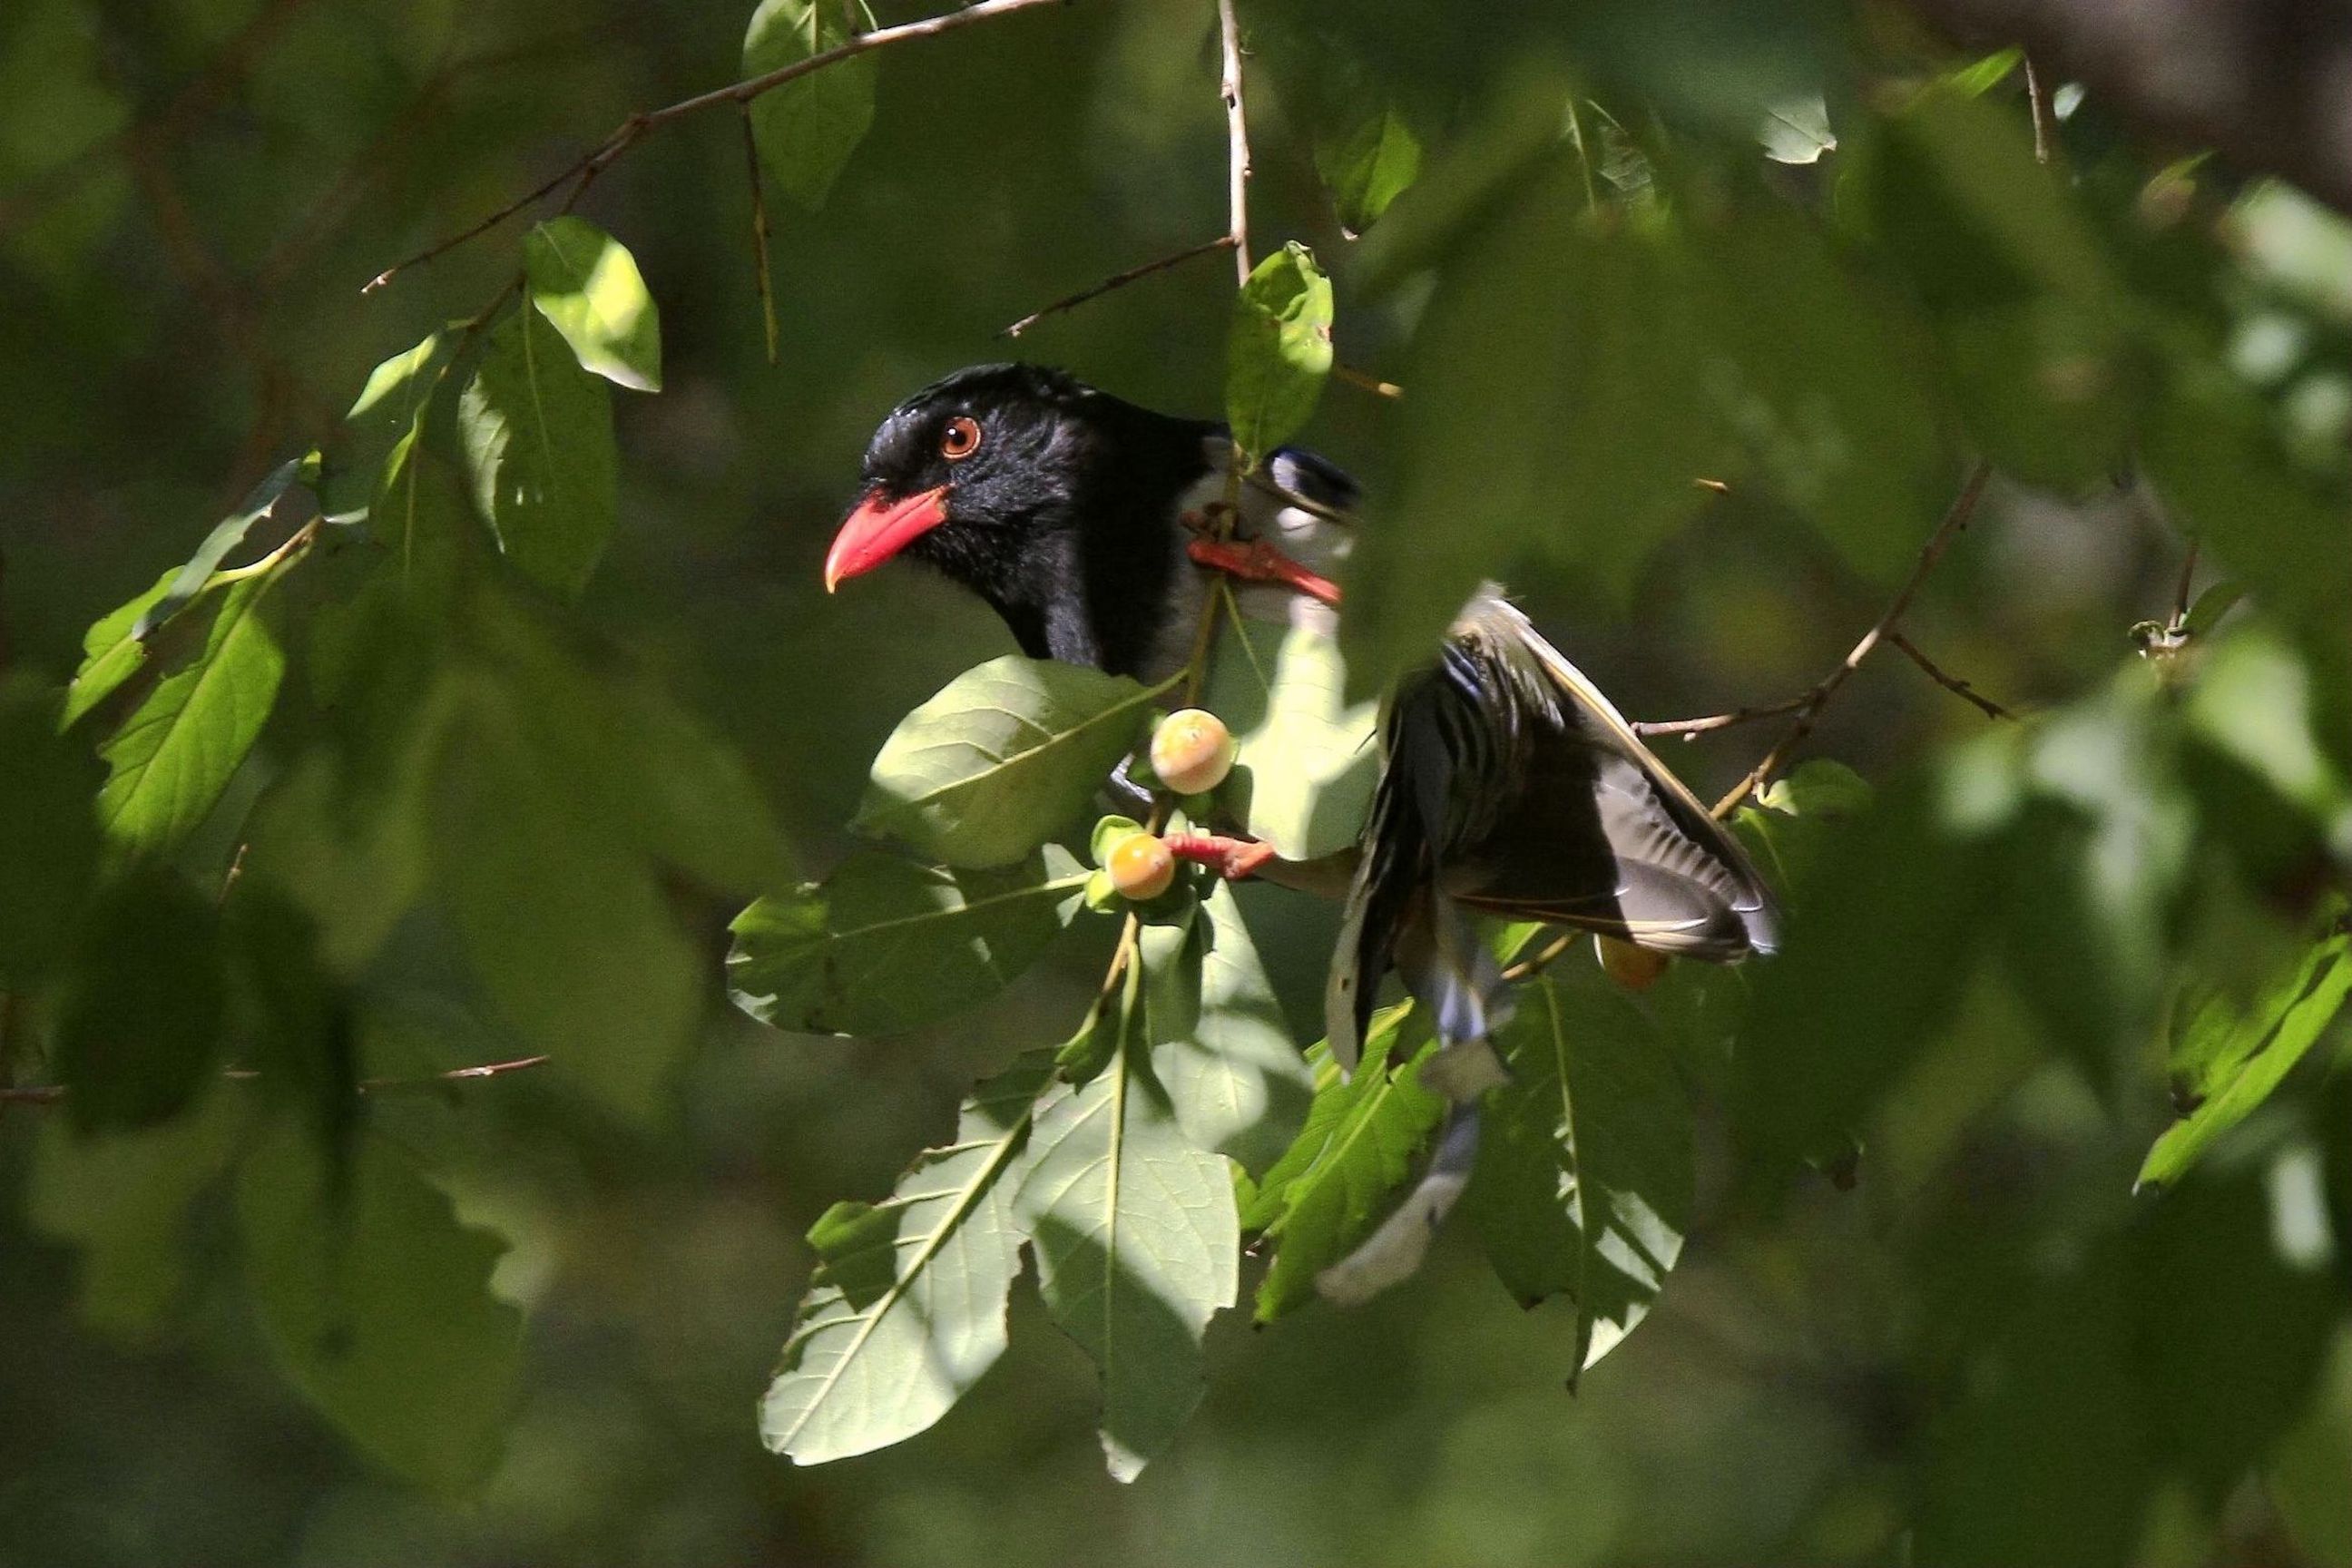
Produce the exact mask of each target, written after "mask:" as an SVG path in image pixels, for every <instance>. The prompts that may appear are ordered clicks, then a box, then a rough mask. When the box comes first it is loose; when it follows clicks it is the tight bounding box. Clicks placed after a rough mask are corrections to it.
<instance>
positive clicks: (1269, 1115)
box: [1140, 882, 1315, 1173]
mask: <svg viewBox="0 0 2352 1568" xmlns="http://www.w3.org/2000/svg"><path fill="white" fill-rule="evenodd" d="M1140 941H1141V943H1142V950H1143V976H1144V980H1143V1008H1144V1033H1145V1037H1146V1038H1147V1039H1148V1040H1149V1041H1150V1046H1151V1070H1152V1072H1153V1074H1154V1075H1155V1076H1156V1077H1157V1078H1158V1079H1160V1083H1161V1084H1163V1085H1164V1086H1166V1088H1167V1089H1168V1097H1169V1100H1170V1101H1171V1103H1172V1104H1173V1106H1174V1107H1175V1111H1176V1120H1177V1121H1178V1123H1179V1124H1180V1125H1181V1127H1182V1128H1183V1130H1184V1135H1185V1137H1186V1138H1188V1139H1190V1140H1191V1141H1192V1143H1193V1145H1194V1146H1195V1147H1197V1148H1202V1149H1209V1150H1213V1151H1214V1152H1217V1153H1220V1154H1224V1155H1228V1156H1230V1157H1231V1158H1233V1159H1234V1161H1235V1162H1237V1163H1239V1164H1240V1165H1241V1166H1242V1168H1243V1169H1244V1170H1245V1171H1249V1172H1252V1173H1255V1172H1259V1171H1263V1170H1265V1169H1266V1167H1267V1166H1269V1165H1271V1164H1272V1163H1274V1161H1275V1159H1276V1157H1277V1156H1279V1155H1280V1154H1281V1152H1282V1151H1283V1150H1285V1149H1286V1148H1287V1147H1289V1145H1290V1143H1291V1142H1292V1141H1293V1140H1294V1139H1295V1138H1296V1137H1297V1134H1298V1130H1299V1127H1300V1126H1301V1124H1302V1123H1303V1122H1304V1121H1305V1119H1306V1115H1307V1102H1308V1100H1310V1099H1312V1098H1313V1096H1314V1093H1315V1078H1314V1074H1313V1072H1312V1071H1311V1070H1310V1069H1309V1068H1307V1060H1306V1058H1305V1057H1303V1056H1302V1055H1301V1054H1300V1053H1299V1050H1298V1047H1297V1046H1296V1045H1295V1044H1293V1043H1292V1041H1291V1038H1290V1031H1289V1028H1288V1027H1287V1026H1286V1024H1285V1023H1284V1020H1283V1016H1282V1005H1281V1003H1280V1002H1279V1001H1278V1000H1277V999H1276V996H1275V993H1274V986H1273V984H1272V982H1270V981H1269V980H1268V979H1267V978H1266V973H1265V966H1264V965H1263V964H1262V963H1259V961H1258V955H1257V948H1256V946H1255V943H1254V942H1252V941H1251V940H1250V933H1249V928H1248V926H1247V925H1245V924H1244V922H1243V921H1242V911H1241V905H1240V904H1239V903H1238V902H1237V901H1236V900H1234V893H1233V889H1232V888H1231V887H1230V886H1229V885H1227V884H1225V883H1223V882H1219V883H1217V884H1215V885H1214V886H1213V887H1212V888H1211V889H1210V890H1209V896H1208V897H1207V898H1205V899H1203V900H1202V901H1201V904H1200V907H1199V908H1198V909H1197V910H1194V911H1193V913H1192V919H1191V920H1189V921H1185V922H1184V923H1183V924H1181V925H1147V926H1146V927H1145V928H1144V929H1143V931H1142V933H1141V937H1140Z"/></svg>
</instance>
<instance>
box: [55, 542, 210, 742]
mask: <svg viewBox="0 0 2352 1568" xmlns="http://www.w3.org/2000/svg"><path fill="white" fill-rule="evenodd" d="M179 577H180V569H179V568H178V567H176V566H174V567H173V568H172V569H171V570H169V571H167V572H165V573H164V574H163V575H162V576H161V577H158V578H156V579H155V585H154V586H153V587H152V588H150V589H148V590H147V591H146V592H145V593H143V594H141V595H137V596H136V597H135V598H133V599H131V601H130V602H129V603H127V604H123V605H116V606H115V607H114V608H113V609H111V610H109V611H108V612H107V613H106V614H105V615H103V616H100V617H99V618H98V620H97V622H96V623H95V624H93V625H92V626H90V628H89V631H88V632H87V633H85V634H84V635H83V637H82V639H81V653H82V658H81V668H79V669H77V670H76V671H74V678H73V684H72V686H70V687H69V688H68V689H67V691H66V705H65V711H64V712H63V713H61V714H59V715H58V729H60V730H69V729H71V728H73V726H74V725H76V724H78V723H79V722H80V721H81V718H82V715H84V714H86V713H88V712H89V710H91V709H93V708H95V707H97V706H98V705H99V704H100V703H101V702H103V701H105V700H107V699H108V698H110V697H111V696H113V695H114V694H115V692H116V691H118V690H120V689H121V687H122V683H123V682H124V681H126V680H129V679H131V677H132V676H134V675H136V674H138V673H139V671H140V669H141V668H142V667H143V666H145V664H146V662H147V644H146V643H145V642H144V641H142V640H141V638H140V637H138V636H137V635H136V633H135V630H134V628H136V627H137V626H139V624H140V623H141V622H142V621H143V620H145V619H146V617H147V612H148V610H149V609H150V608H151V607H152V606H153V605H156V604H157V603H159V602H160V601H161V600H162V599H163V595H165V594H168V593H170V592H171V590H172V584H173V583H175V582H177V581H179Z"/></svg>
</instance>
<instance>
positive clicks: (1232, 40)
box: [1217, 0, 1250, 283]
mask: <svg viewBox="0 0 2352 1568" xmlns="http://www.w3.org/2000/svg"><path fill="white" fill-rule="evenodd" d="M1217 33H1218V36H1219V37H1220V38H1221V39H1222V41H1223V46H1224V59H1225V67H1224V75H1223V79H1222V80H1221V81H1220V82H1219V83H1218V89H1219V90H1220V91H1221V92H1222V93H1223V96H1224V100H1225V203H1226V208H1227V210H1228V211H1229V212H1230V213H1231V214H1232V219H1231V225H1232V226H1231V228H1230V230H1229V233H1230V236H1231V237H1232V239H1233V242H1234V276H1235V279H1236V280H1237V281H1239V282H1243V283H1246V282H1248V281H1249V275H1250V245H1249V178H1250V150H1249V116H1248V114H1247V112H1246V111H1245V110H1244V109H1243V107H1242V30H1241V24H1240V23H1239V22H1238V21H1237V20H1235V19H1234V0H1217Z"/></svg>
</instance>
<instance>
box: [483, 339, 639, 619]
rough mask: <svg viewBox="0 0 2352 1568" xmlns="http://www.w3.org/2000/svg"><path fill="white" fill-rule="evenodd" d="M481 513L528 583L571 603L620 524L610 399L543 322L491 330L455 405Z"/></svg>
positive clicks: (616, 464)
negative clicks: (542, 587) (561, 596)
mask: <svg viewBox="0 0 2352 1568" xmlns="http://www.w3.org/2000/svg"><path fill="white" fill-rule="evenodd" d="M457 430H458V435H459V437H460V438H461V439H462V440H463V441H464V443H465V448H466V460H467V468H468V470H469V471H470V474H471V477H472V479H473V490H474V504H475V506H476V507H477V508H478V509H479V510H480V511H481V514H482V517H483V519H484V520H485V521H488V523H489V525H490V531H491V532H492V533H493V534H495V535H497V537H498V541H499V549H500V550H502V551H504V552H506V554H507V558H508V559H509V560H510V561H512V562H513V563H515V565H516V566H517V567H518V568H519V569H520V571H521V572H522V574H523V575H524V576H526V577H529V578H530V579H531V580H532V581H533V582H536V583H539V584H541V585H542V586H545V587H547V588H549V589H551V590H552V591H554V592H555V593H557V594H560V595H564V596H565V597H567V598H576V597H578V596H579V594H580V591H581V590H582V589H583V588H584V587H585V586H587V584H588V577H589V574H591V573H592V572H593V571H594V570H595V569H596V562H597V560H598V558H599V557H601V556H602V555H603V554H604V545H605V542H607V541H608V540H610V539H611V538H612V536H613V530H614V526H615V525H616V524H617V523H618V522H619V521H620V492H619V488H618V487H619V479H618V478H617V468H618V463H619V459H618V458H617V457H616V456H615V454H614V447H613V406H612V395H611V394H610V393H609V392H607V391H606V390H605V386H604V382H602V381H601V380H599V379H597V378H596V377H595V376H593V375H591V374H588V373H587V372H586V371H584V370H583V369H581V368H580V364H579V363H578V362H577V361H575V360H574V359H573V358H572V354H571V353H569V352H568V351H567V350H565V348H564V347H563V345H562V342H561V341H560V340H559V339H558V338H557V337H556V335H555V332H554V331H553V330H552V329H551V328H550V327H549V326H548V324H547V321H546V319H545V318H543V317H542V316H541V315H540V314H539V312H537V311H535V310H519V311H517V312H515V313H514V314H513V315H511V316H509V317H508V318H507V319H506V320H505V321H500V322H499V324H498V325H497V326H496V327H493V328H492V329H490V332H489V336H488V340H487V341H486V342H485V345H484V349H483V353H482V358H481V363H480V364H479V365H478V367H477V368H476V370H475V372H474V376H473V379H472V380H471V381H469V382H467V384H466V390H465V392H464V394H463V395H462V396H461V397H460V399H459V401H458V405H457Z"/></svg>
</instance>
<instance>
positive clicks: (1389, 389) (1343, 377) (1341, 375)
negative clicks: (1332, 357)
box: [1331, 364, 1404, 397]
mask: <svg viewBox="0 0 2352 1568" xmlns="http://www.w3.org/2000/svg"><path fill="white" fill-rule="evenodd" d="M1331 377H1332V379H1333V380H1335V381H1344V382H1346V383H1347V384H1349V386H1353V387H1360V388H1361V389H1362V390H1363V391H1366V392H1369V393H1371V394H1372V395H1374V396H1377V397H1402V396H1403V395H1404V388H1403V387H1402V386H1399V385H1398V384H1396V383H1395V382H1393V381H1382V380H1381V378H1380V377H1379V376H1376V375H1367V374H1365V373H1364V372H1362V371H1360V370H1358V369H1356V368H1355V367H1354V366H1353V365H1345V364H1334V365H1332V367H1331Z"/></svg>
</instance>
